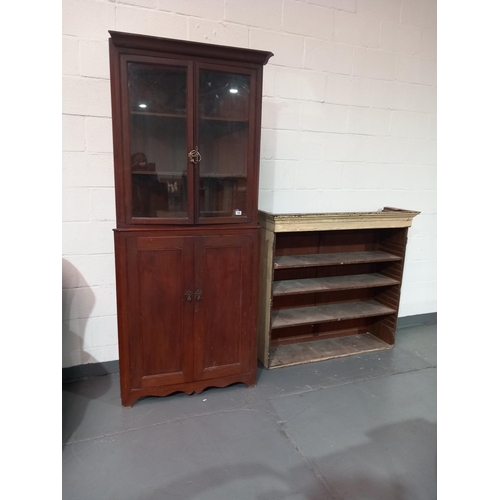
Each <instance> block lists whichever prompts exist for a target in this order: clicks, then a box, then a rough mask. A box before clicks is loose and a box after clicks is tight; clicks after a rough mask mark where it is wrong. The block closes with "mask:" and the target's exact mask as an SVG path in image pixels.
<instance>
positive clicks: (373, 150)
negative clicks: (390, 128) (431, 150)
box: [366, 136, 408, 163]
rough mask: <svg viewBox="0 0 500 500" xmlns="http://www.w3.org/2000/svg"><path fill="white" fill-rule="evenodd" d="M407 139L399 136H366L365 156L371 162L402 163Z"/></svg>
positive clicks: (404, 157)
mask: <svg viewBox="0 0 500 500" xmlns="http://www.w3.org/2000/svg"><path fill="white" fill-rule="evenodd" d="M407 154H408V139H404V138H399V137H375V136H369V137H367V145H366V157H367V161H370V162H373V163H404V162H405V160H406V156H407Z"/></svg>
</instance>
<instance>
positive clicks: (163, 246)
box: [127, 236, 194, 389]
mask: <svg viewBox="0 0 500 500" xmlns="http://www.w3.org/2000/svg"><path fill="white" fill-rule="evenodd" d="M127 258H128V262H129V263H130V265H129V267H128V290H127V304H128V314H127V316H128V322H129V325H128V332H129V339H128V345H129V352H130V354H129V356H130V361H129V363H130V384H131V389H146V388H153V387H159V386H164V385H171V384H180V383H186V382H189V381H191V380H192V378H193V363H192V360H193V350H192V329H193V304H194V297H193V290H192V288H191V287H192V283H193V238H190V237H177V236H172V237H168V236H152V237H140V236H139V237H133V238H128V241H127Z"/></svg>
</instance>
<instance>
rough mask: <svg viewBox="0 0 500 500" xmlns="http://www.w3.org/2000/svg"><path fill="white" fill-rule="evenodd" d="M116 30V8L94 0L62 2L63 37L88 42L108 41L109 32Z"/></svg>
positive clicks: (67, 0)
mask: <svg viewBox="0 0 500 500" xmlns="http://www.w3.org/2000/svg"><path fill="white" fill-rule="evenodd" d="M114 29H115V6H114V5H113V4H111V3H107V2H97V1H93V0H64V2H62V32H63V35H71V36H77V37H80V38H85V39H87V40H107V39H108V38H109V33H108V31H109V30H114Z"/></svg>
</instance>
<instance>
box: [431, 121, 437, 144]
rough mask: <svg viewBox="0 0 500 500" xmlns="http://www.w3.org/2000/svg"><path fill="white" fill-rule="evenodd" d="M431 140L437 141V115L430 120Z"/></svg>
mask: <svg viewBox="0 0 500 500" xmlns="http://www.w3.org/2000/svg"><path fill="white" fill-rule="evenodd" d="M430 122H431V123H430V127H429V139H434V140H435V139H437V115H432V116H431V118H430Z"/></svg>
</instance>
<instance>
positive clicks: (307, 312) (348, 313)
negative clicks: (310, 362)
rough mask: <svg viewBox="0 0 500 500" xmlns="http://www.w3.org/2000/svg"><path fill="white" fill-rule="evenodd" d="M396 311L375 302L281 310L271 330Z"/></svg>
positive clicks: (272, 320) (276, 314)
mask: <svg viewBox="0 0 500 500" xmlns="http://www.w3.org/2000/svg"><path fill="white" fill-rule="evenodd" d="M395 312H396V310H395V309H392V308H390V307H386V306H384V305H382V304H380V303H378V302H377V301H375V300H365V301H357V302H342V303H339V304H327V305H319V306H311V307H295V308H290V309H280V310H277V311H273V312H272V313H271V328H272V329H273V330H275V329H277V328H286V327H289V326H299V325H310V324H313V323H328V322H330V321H342V320H347V319H357V318H368V317H371V316H384V315H387V314H394V313H395Z"/></svg>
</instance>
